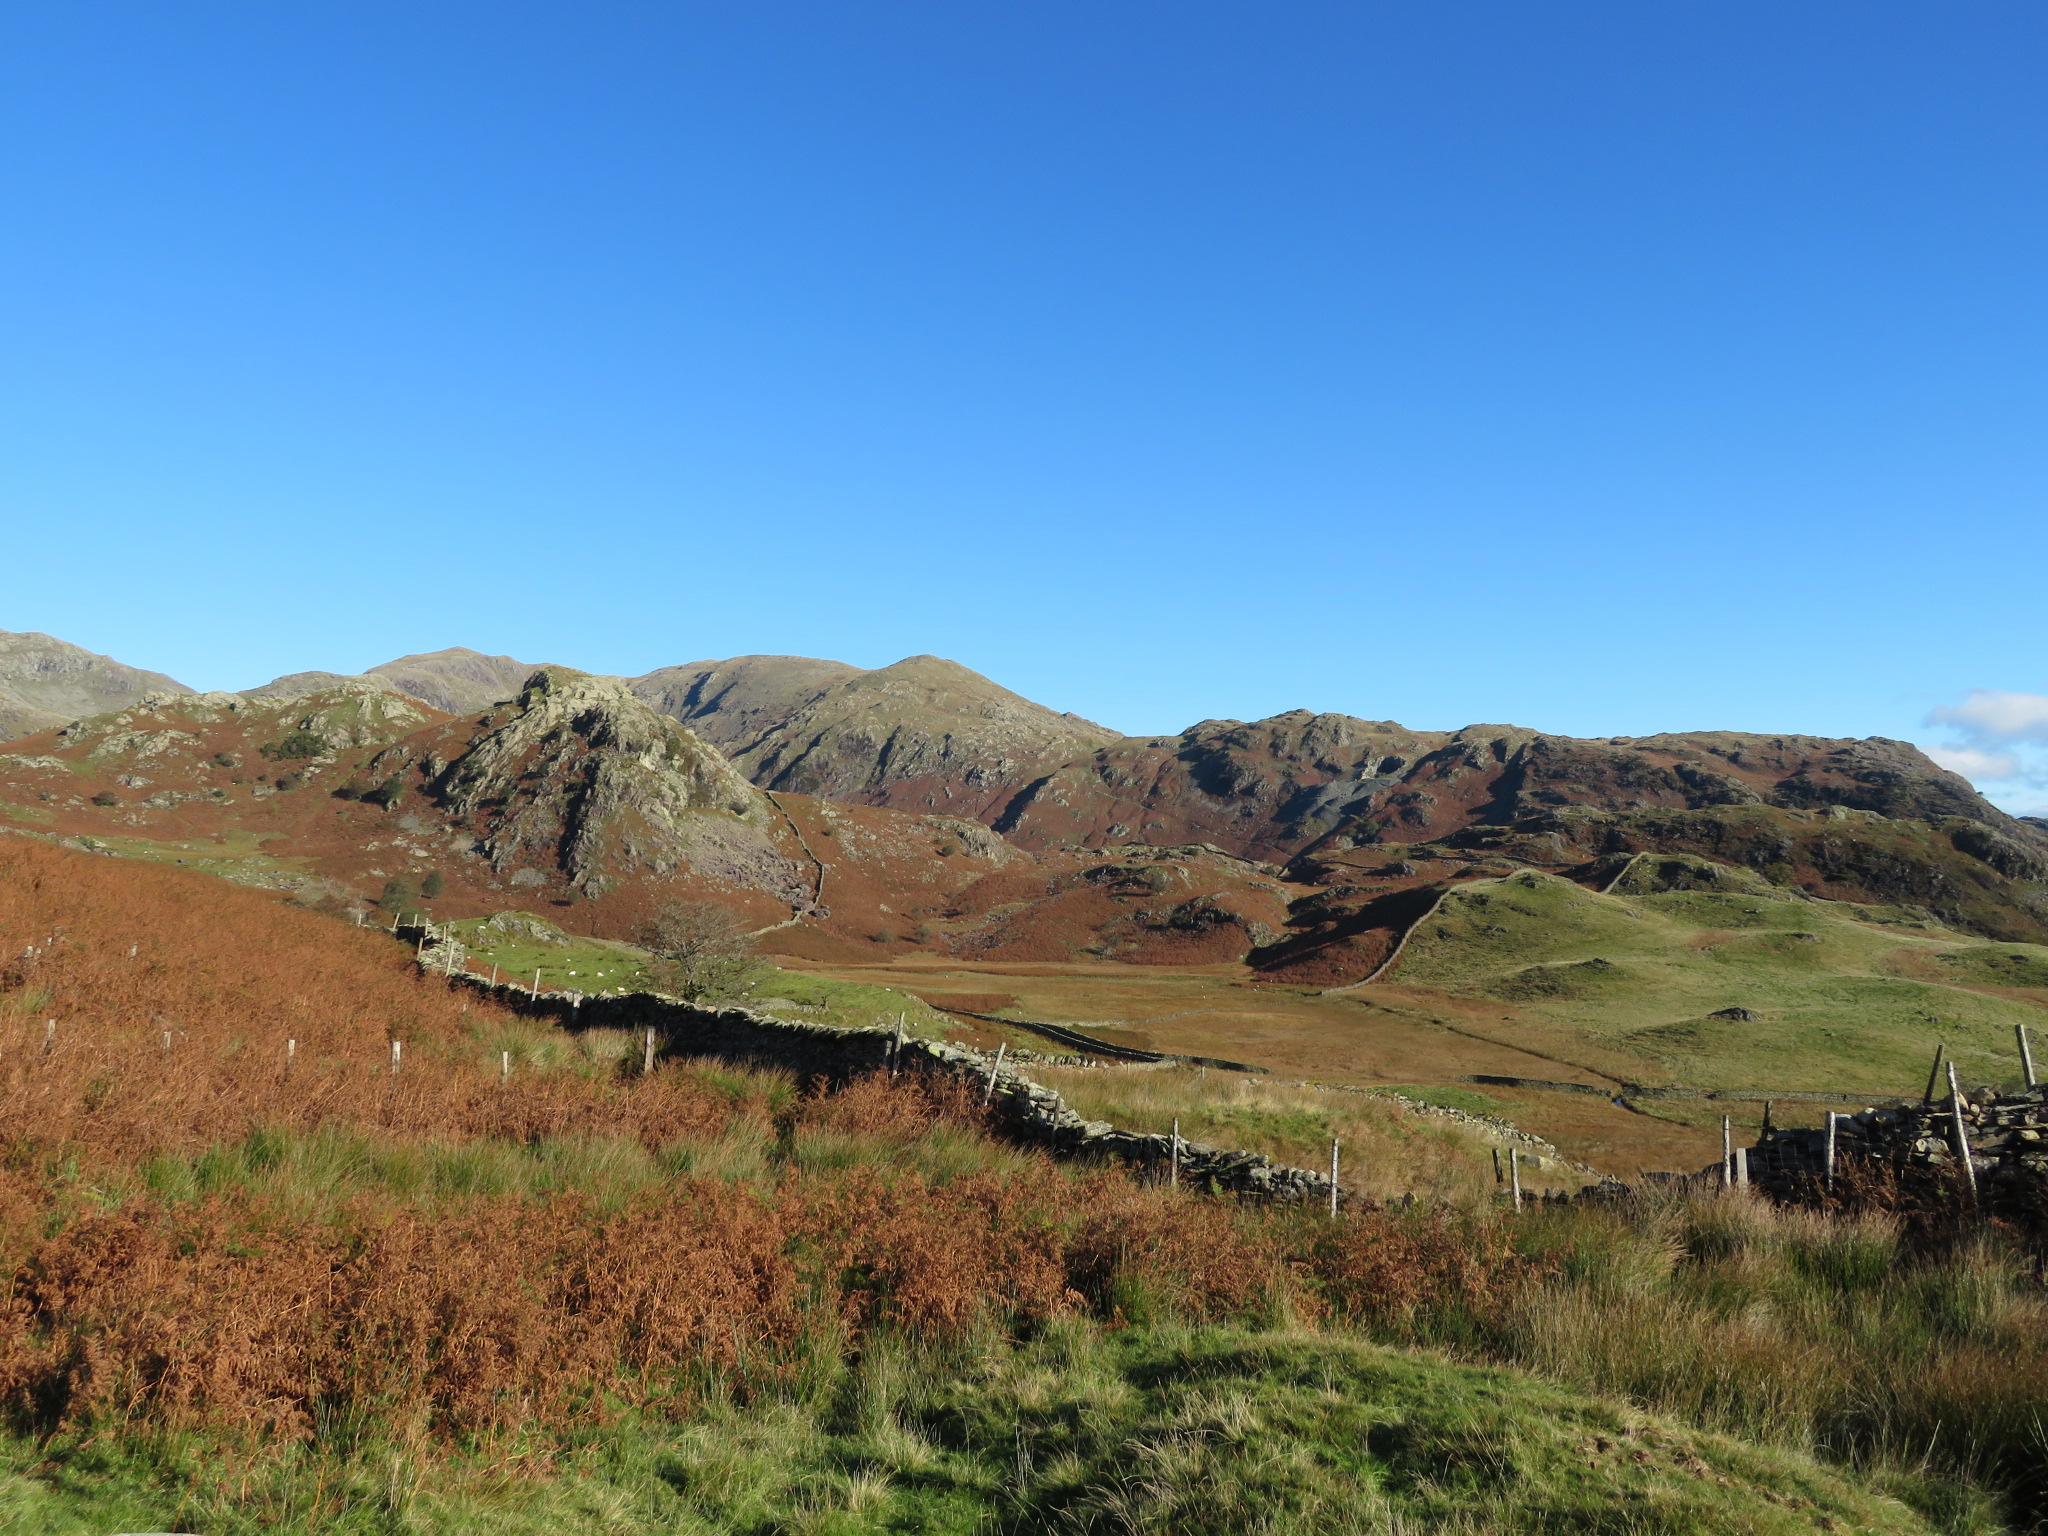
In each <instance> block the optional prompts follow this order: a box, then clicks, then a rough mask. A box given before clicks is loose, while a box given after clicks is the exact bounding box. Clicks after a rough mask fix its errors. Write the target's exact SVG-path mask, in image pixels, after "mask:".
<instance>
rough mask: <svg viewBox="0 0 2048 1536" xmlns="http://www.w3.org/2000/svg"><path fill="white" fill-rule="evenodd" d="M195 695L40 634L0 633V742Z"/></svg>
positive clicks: (161, 677) (158, 677)
mask: <svg viewBox="0 0 2048 1536" xmlns="http://www.w3.org/2000/svg"><path fill="white" fill-rule="evenodd" d="M190 692H192V690H191V689H190V688H187V687H186V686H185V685H184V684H183V683H181V682H179V681H178V680H177V679H175V678H170V677H166V676H164V674H163V673H161V672H146V671H144V670H142V669H141V668H140V667H130V666H124V665H123V664H122V663H120V662H118V661H115V660H114V659H113V658H112V657H110V656H101V655H99V654H97V653H96V652H93V651H88V650H86V649H85V648H84V647H83V646H77V645H73V644H71V643H70V642H69V641H68V640H59V639H57V638H56V637H55V636H54V635H45V634H41V633H38V632H35V631H28V632H25V633H15V632H13V631H10V630H4V629H0V741H11V740H13V739H14V738H16V737H18V736H30V735H33V734H35V733H36V732H38V731H47V730H49V729H51V728H52V727H53V726H59V725H65V724H68V723H69V722H71V721H73V720H77V719H82V718H83V717H85V716H87V715H98V714H105V713H106V712H107V711H109V710H115V709H125V708H127V707H129V706H130V705H133V704H136V703H139V702H140V701H141V700H142V699H143V697H144V696H145V695H148V694H151V693H164V694H172V695H177V694H187V693H190Z"/></svg>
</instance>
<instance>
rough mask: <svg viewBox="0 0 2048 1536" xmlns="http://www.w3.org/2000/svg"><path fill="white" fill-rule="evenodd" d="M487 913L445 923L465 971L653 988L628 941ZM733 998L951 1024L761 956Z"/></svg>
mask: <svg viewBox="0 0 2048 1536" xmlns="http://www.w3.org/2000/svg"><path fill="white" fill-rule="evenodd" d="M423 905H431V903H425V904H423ZM387 921H388V919H387ZM488 921H489V919H487V918H468V919H464V920H461V921H458V922H453V923H450V924H448V925H447V926H448V927H449V928H450V929H451V930H452V931H453V932H454V934H455V936H456V937H457V938H458V939H460V940H461V941H462V943H463V945H464V946H465V947H467V948H468V950H469V958H470V970H471V971H472V972H473V973H476V974H479V975H486V976H487V975H488V974H489V973H490V971H491V969H492V967H494V966H495V967H496V968H497V970H498V978H499V980H500V981H509V982H513V983H516V984H518V985H520V986H528V985H530V984H531V983H532V981H533V973H534V970H535V969H536V968H539V970H540V971H541V985H542V987H543V988H547V989H567V990H571V991H578V992H584V993H591V994H595V993H613V992H616V993H626V992H640V991H649V990H653V989H654V986H655V979H654V976H653V973H652V972H651V971H650V970H649V968H648V960H649V957H648V955H647V952H646V951H645V950H643V949H640V948H638V947H637V946H635V945H632V944H626V943H620V942H615V941H611V940H605V939H591V938H584V937H581V936H578V935H574V934H564V935H563V936H562V942H560V943H548V942H544V941H541V940H536V939H532V938H528V937H524V936H508V935H504V934H498V933H493V932H491V931H490V930H489V929H487V928H486V927H485V926H484V925H485V924H486V923H487V922H488ZM735 1001H738V1002H741V1003H744V1004H745V1005H746V1006H748V1007H752V1008H761V1009H765V1010H766V1011H768V1012H770V1013H776V1014H781V1015H784V1016H786V1017H789V1018H801V1019H808V1020H811V1021H813V1022H815V1023H820V1024H836V1025H842V1026H851V1027H860V1028H868V1027H874V1026H884V1027H888V1028H894V1027H895V1023H896V1020H897V1017H898V1016H899V1015H901V1016H902V1017H903V1020H904V1027H905V1029H906V1031H907V1032H909V1033H910V1034H914V1035H920V1036H927V1037H930V1038H934V1039H940V1038H943V1037H944V1036H945V1035H946V1034H947V1033H948V1032H949V1031H950V1030H952V1029H954V1028H955V1027H956V1024H955V1021H954V1020H953V1019H952V1018H950V1017H949V1016H948V1015H946V1014H943V1013H940V1012H939V1011H938V1010H937V1009H935V1008H932V1007H931V1006H930V1005H928V1004H926V1003H924V1002H922V1001H920V1000H919V999H917V998H915V997H912V996H911V995H910V994H909V993H907V992H898V991H895V990H892V989H891V988H888V987H874V986H866V985H863V984H861V983H858V982H849V981H833V980H830V979H828V978H826V977H822V976H812V975H808V974H806V973H804V972H801V971H790V970H783V969H781V968H780V967H777V966H773V965H769V964H767V963H766V962H765V961H764V962H763V963H762V964H761V966H760V968H759V971H758V973H757V974H756V975H755V977H754V979H753V981H752V983H751V985H750V986H749V988H748V989H747V991H746V993H745V995H744V996H742V997H740V998H737V999H735Z"/></svg>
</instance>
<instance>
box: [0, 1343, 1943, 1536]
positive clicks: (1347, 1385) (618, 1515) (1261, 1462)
mask: <svg viewBox="0 0 2048 1536" xmlns="http://www.w3.org/2000/svg"><path fill="white" fill-rule="evenodd" d="M558 1454H559V1455H560V1458H561V1459H560V1463H559V1465H558V1467H557V1468H556V1475H555V1476H553V1477H552V1478H550V1479H548V1480H547V1481H545V1482H539V1483H536V1482H535V1481H533V1480H532V1479H530V1478H528V1477H522V1476H519V1475H517V1473H516V1472H514V1471H513V1470H512V1469H511V1468H509V1467H507V1466H506V1465H505V1463H504V1462H502V1461H501V1462H499V1463H498V1464H497V1465H492V1464H491V1462H490V1461H489V1460H488V1459H486V1458H479V1457H468V1458H456V1459H452V1460H450V1459H445V1458H443V1459H434V1458H431V1457H427V1456H423V1455H422V1454H421V1448H420V1447H418V1446H412V1447H408V1446H406V1445H405V1444H403V1443H402V1442H400V1441H396V1440H378V1441H371V1442H366V1443H363V1444H360V1445H358V1446H357V1447H356V1448H354V1450H353V1451H352V1452H347V1453H335V1452H331V1451H330V1452H323V1453H318V1454H311V1455H307V1454H301V1455H296V1456H287V1457H284V1458H282V1459H272V1460H269V1461H267V1462H264V1463H259V1464H258V1465H256V1466H254V1467H250V1466H248V1465H247V1464H246V1463H245V1464H244V1465H243V1466H242V1467H241V1468H239V1469H237V1468H236V1466H235V1464H234V1461H233V1459H232V1458H230V1457H228V1456H226V1455H224V1454H223V1453H222V1451H221V1450H220V1448H218V1447H214V1446H210V1445H209V1444H208V1443H207V1442H206V1441H204V1440H203V1439H201V1438H198V1437H193V1436H187V1437H182V1438H165V1439H159V1440H156V1441H153V1442H151V1441H143V1442H134V1441H131V1442H128V1443H126V1444H121V1443H119V1442H114V1443H109V1442H107V1441H104V1440H102V1441H93V1442H88V1441H83V1440H68V1441H63V1442H60V1443H58V1444H56V1445H54V1446H51V1447H47V1448H37V1447H32V1446H30V1445H28V1444H25V1443H23V1442H20V1441H16V1442H13V1443H10V1444H5V1445H4V1446H0V1467H4V1468H5V1470H6V1473H7V1475H6V1476H5V1478H4V1479H0V1531H17V1530H18V1531H29V1530H34V1531H37V1532H43V1533H49V1536H71V1533H78V1536H85V1533H92V1536H98V1533H100V1532H104V1531H106V1530H109V1529H142V1528H157V1527H161V1528H164V1529H172V1528H176V1529H203V1530H205V1531H208V1532H217V1533H221V1536H229V1533H242V1532H249V1533H255V1532H259V1531H278V1530H287V1531H311V1530H320V1531H332V1532H364V1533H369V1532H377V1533H384V1532H394V1533H395V1532H401V1531H403V1532H407V1533H418V1536H425V1533H441V1532H447V1533H455V1532H471V1531H493V1532H521V1533H524V1532H534V1533H540V1532H590V1533H598V1532H603V1533H606V1536H637V1533H641V1532H646V1533H653V1532H663V1533H668V1532H693V1533H695V1532H701V1533H711V1532H720V1533H727V1532H730V1533H746V1536H756V1533H758V1536H770V1533H776V1536H782V1533H797V1532H802V1533H816V1536H828V1533H830V1536H856V1533H868V1532H882V1531H906V1532H908V1531H917V1532H928V1533H934V1536H939V1533H955V1532H957V1533H960V1536H968V1533H970V1532H978V1531H987V1530H990V1529H1020V1530H1066V1531H1073V1532H1079V1533H1087V1532H1100V1533H1105V1536H1107V1533H1112V1532H1114V1533H1118V1536H1137V1533H1144V1536H1150V1533H1155V1532H1156V1533H1159V1536H1167V1533H1172V1536H1241V1533H1245V1532H1254V1531H1256V1532H1262V1533H1267V1536H1297V1533H1299V1536H1351V1533H1358V1536H1366V1533H1373V1536H1381V1533H1387V1536H1391V1533H1394V1532H1399V1531H1417V1530H1457V1531H1460V1532H1467V1533H1471V1536H1495V1533H1498V1536H1508V1533H1530V1536H1535V1533H1539V1532H1541V1533H1548V1532H1562V1531H1574V1532H1578V1531H1588V1532H1628V1533H1631V1536H1666V1533H1668V1536H1696V1533H1699V1532H1705V1531H1742V1532H1749V1533H1755V1536H1795V1533H1806V1532H1824V1531H1839V1530H1843V1529H1845V1528H1846V1529H1850V1530H1855V1531H1862V1532H1870V1533H1885V1536H1890V1533H1898V1536H1906V1533H1920V1532H1927V1531H1930V1530H1931V1529H1933V1528H1932V1527H1930V1526H1929V1525H1928V1524H1926V1523H1925V1522H1924V1520H1923V1519H1922V1518H1921V1517H1920V1516H1918V1515H1916V1514H1914V1513H1913V1512H1912V1511H1910V1510H1909V1509H1908V1508H1907V1507H1906V1506H1905V1505H1903V1504H1901V1503H1898V1502H1896V1501H1894V1500H1891V1499H1887V1498H1884V1497H1881V1496H1880V1495H1878V1494H1876V1493H1873V1492H1872V1491H1870V1490H1869V1489H1868V1488H1865V1487H1862V1486H1860V1485H1858V1484H1857V1483H1856V1482H1855V1481H1854V1480H1852V1479H1849V1478H1845V1477H1844V1476H1842V1475H1841V1474H1839V1473H1837V1472H1833V1471H1830V1470H1828V1469H1826V1468H1824V1467H1822V1466H1820V1465H1818V1464H1816V1463H1815V1462H1814V1461H1812V1460H1811V1459H1810V1458H1808V1457H1805V1456H1802V1455H1800V1454H1798V1453H1796V1452H1790V1451H1780V1450H1765V1449H1759V1448H1756V1447H1752V1446H1745V1445H1742V1444H1740V1443H1738V1442H1736V1441H1733V1440H1730V1439H1727V1438H1726V1437H1724V1436H1720V1435H1715V1434H1710V1433H1701V1432H1697V1431H1691V1430H1686V1429H1684V1428H1681V1427H1679V1426H1677V1425H1675V1424H1673V1423H1671V1422H1669V1421H1666V1420H1661V1419H1658V1418H1655V1417H1652V1416H1649V1415H1645V1414H1643V1413H1640V1412H1637V1411H1634V1410H1631V1409H1628V1408H1624V1407H1621V1406H1618V1405H1616V1404H1613V1403H1610V1402H1605V1401H1602V1400H1600V1399H1597V1398H1594V1397H1590V1396H1588V1395H1586V1394H1584V1393H1580V1392H1576V1391H1572V1390H1570V1389H1567V1388H1561V1387H1557V1386H1553V1385H1549V1384H1546V1383H1543V1382H1541V1381H1537V1380H1535V1379H1532V1378H1530V1377H1528V1376H1525V1375H1522V1374H1520V1373H1516V1372H1508V1371H1498V1370H1480V1369H1474V1368H1471V1367H1465V1366H1457V1365H1452V1364H1448V1363H1445V1362H1443V1361H1440V1360H1436V1359H1432V1358H1428V1357H1426V1356H1414V1355H1403V1354H1399V1353H1396V1352H1394V1351H1391V1350H1387V1349H1384V1348H1379V1347H1376V1346H1373V1345H1368V1344H1362V1343H1357V1342H1350V1341H1345V1340H1341V1339H1330V1338H1327V1337H1319V1336H1316V1335H1312V1334H1306V1333H1300V1332H1256V1331H1244V1330H1236V1329H1228V1328H1206V1329H1192V1330H1190V1329H1139V1330H1127V1331H1124V1332H1122V1333H1117V1334H1103V1333H1101V1332H1100V1331H1098V1330H1096V1329H1093V1328H1090V1327H1087V1326H1083V1325H1077V1324H1067V1325H1060V1326H1055V1327H1053V1328H1050V1329H1048V1330H1046V1331H1045V1332H1044V1333H1042V1334H1041V1335H1040V1336H1039V1337H1038V1338H1036V1339H1035V1340H1033V1341H1031V1342H1030V1343H1027V1344H1023V1345H1019V1346H1011V1345H1008V1344H1005V1343H1003V1342H1002V1341H1000V1340H984V1341H980V1342H979V1343H978V1344H976V1345H973V1346H969V1347H963V1348H957V1349H954V1350H949V1351H933V1350H929V1349H920V1348H917V1347H915V1346H912V1345H909V1344H907V1343H905V1342H903V1341H900V1340H887V1339H884V1340H877V1341H876V1342H875V1343H874V1344H873V1345H872V1346H871V1347H870V1348H869V1349H868V1351H867V1352H866V1353H865V1354H863V1356H862V1357H861V1358H860V1359H859V1360H858V1361H856V1362H854V1363H853V1364H852V1365H850V1366H849V1367H848V1368H846V1369H845V1370H844V1371H843V1372H841V1373H838V1374H836V1375H833V1376H830V1377H827V1378H824V1379H816V1380H813V1381H811V1382H808V1383H804V1384H801V1385H799V1386H797V1387H796V1388H794V1389H786V1390H784V1391H781V1392H779V1393H777V1394H775V1395H773V1396H771V1397H769V1398H767V1399H765V1400H760V1401H756V1402H754V1403H752V1404H749V1405H747V1406H735V1405H732V1404H724V1405H720V1406H717V1407H715V1408H712V1409H709V1410H707V1411H706V1412H705V1413H703V1414H702V1415H700V1416H698V1417H697V1418H696V1419H694V1420H693V1421H691V1422H688V1423H685V1424H682V1425H675V1424H663V1423H660V1422H657V1421H654V1420H650V1419H647V1418H634V1417H623V1418H621V1419H620V1420H618V1421H617V1422H616V1423H614V1424H612V1425H610V1426H608V1427H607V1428H606V1429H605V1430H604V1431H603V1432H597V1431H595V1430H593V1431H591V1432H589V1433H586V1434H585V1435H583V1436H581V1437H580V1443H577V1444H574V1445H573V1446H569V1447H565V1448H564V1449H563V1450H562V1451H561V1452H560V1453H558Z"/></svg>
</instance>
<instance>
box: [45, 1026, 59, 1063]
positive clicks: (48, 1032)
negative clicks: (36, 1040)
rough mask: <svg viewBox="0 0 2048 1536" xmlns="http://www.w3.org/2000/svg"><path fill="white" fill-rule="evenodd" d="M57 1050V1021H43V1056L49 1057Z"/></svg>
mask: <svg viewBox="0 0 2048 1536" xmlns="http://www.w3.org/2000/svg"><path fill="white" fill-rule="evenodd" d="M55 1049H57V1021H56V1020H55V1019H45V1020H43V1054H44V1055H45V1056H47V1055H49V1054H50V1052H52V1051H54V1050H55Z"/></svg>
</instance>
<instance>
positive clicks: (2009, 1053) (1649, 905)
mask: <svg viewBox="0 0 2048 1536" xmlns="http://www.w3.org/2000/svg"><path fill="white" fill-rule="evenodd" d="M1695 862H1696V863H1698V864H1701V865H1703V866H1705V869H1706V870H1713V871H1716V872H1715V873H1713V874H1711V875H1709V874H1705V873H1701V872H1697V871H1694V870H1693V869H1692V867H1691V866H1692V863H1695ZM1667 866H1668V867H1667ZM1631 884H1633V887H1634V893H1633V894H1630V893H1629V887H1630V885H1631ZM1395 979H1396V980H1397V981H1398V982H1400V983H1401V984H1403V985H1409V986H1420V987H1427V988H1431V989H1433V990H1437V991H1442V992H1446V993H1450V994H1452V995H1455V996H1461V997H1470V998H1481V999H1498V1000H1499V1001H1501V1002H1503V1003H1506V1004H1511V1005H1513V1006H1515V1007H1516V1008H1518V1009H1520V1010H1522V1011H1523V1012H1525V1013H1528V1014H1532V1015H1535V1016H1537V1017H1540V1018H1544V1019H1547V1020H1553V1021H1555V1022H1557V1023H1559V1024H1563V1025H1566V1026H1567V1027H1569V1028H1571V1029H1572V1030H1574V1031H1576V1032H1579V1033H1581V1034H1583V1035H1585V1036H1587V1037H1590V1038H1591V1039H1594V1040H1597V1041H1600V1042H1602V1043H1605V1044H1610V1045H1619V1046H1624V1047H1627V1048H1629V1049H1631V1050H1633V1051H1635V1052H1636V1053H1638V1054H1639V1055H1641V1056H1642V1057H1644V1058H1646V1059H1647V1060H1648V1061H1649V1062H1652V1063H1655V1064H1656V1065H1657V1066H1659V1067H1661V1068H1662V1070H1663V1073H1664V1075H1665V1077H1666V1080H1669V1081H1677V1082H1683V1083H1686V1084H1688V1085H1690V1086H1693V1087H1699V1088H1758V1089H1768V1088H1780V1089H1857V1090H1868V1091H1872V1092H1890V1093H1894V1094H1900V1093H1906V1092H1909V1091H1914V1090H1916V1089H1917V1088H1918V1086H1919V1085H1920V1083H1921V1082H1922V1081H1923V1080H1924V1079H1925V1076H1926V1072H1927V1062H1928V1060H1929V1058H1930V1056H1931V1054H1932V1051H1933V1045H1934V1041H1935V1040H1936V1039H1937V1038H1940V1039H1945V1040H1947V1041H1948V1042H1949V1049H1950V1051H1951V1052H1952V1053H1953V1054H1954V1055H1955V1057H1956V1059H1957V1061H1958V1063H1959V1065H1960V1067H1961V1069H1962V1070H1963V1071H1964V1073H1965V1074H1966V1076H1968V1078H1969V1079H1970V1080H1971V1081H1972V1082H1988V1083H2000V1084H2008V1083H2013V1082H2015V1081H2016V1080H2017V1078H2018V1074H2019V1063H2018V1060H2017V1057H2016V1056H2015V1054H2014V1050H2013V1025H2014V1024H2016V1023H2027V1024H2030V1025H2039V1024H2041V1023H2043V1022H2048V1020H2044V1016H2043V1013H2042V1010H2041V1007H2040V1005H2039V1003H2038V1002H2036V1001H2034V1000H2033V999H2031V998H2029V997H2027V996H2024V995H2014V994H2015V993H2016V992H2023V991H2024V989H2027V988H2032V987H2037V986H2041V985H2042V984H2043V983H2044V982H2048V948H2044V947H2042V946H2039V945H2032V944H1997V945H1991V944H1984V943H1982V942H1981V941H1978V940H1973V939H1964V938H1962V937H1961V936H1959V935H1956V934H1953V933H1950V932H1948V931H1947V930H1945V929H1941V928H1938V927H1933V926H1930V925H1926V924H1922V923H1916V922H1912V921H1910V920H1906V919H1904V918H1902V917H1901V916H1900V915H1899V914H1897V913H1893V912H1891V911H1889V910H1888V909H1882V908H1875V909H1874V908H1868V907H1858V906H1853V905H1849V904H1846V903H1839V902H1828V901H1817V900H1813V899H1811V898H1809V897H1806V896H1803V895H1801V894H1799V893H1797V892H1788V891H1784V890H1781V889H1778V888H1777V887H1774V886H1772V885H1771V884H1770V883H1769V882H1767V881H1764V880H1761V879H1758V878H1756V877H1754V876H1750V875H1747V874H1746V873H1745V872H1742V871H1728V870H1717V869H1716V867H1715V866H1711V865H1705V861H1683V860H1677V859H1663V860H1658V861H1648V860H1645V861H1642V863H1641V864H1639V865H1638V866H1637V867H1636V868H1635V869H1632V870H1631V871H1630V872H1629V875H1628V876H1625V877H1624V879H1623V881H1622V884H1621V886H1620V887H1618V888H1617V890H1616V891H1614V892H1612V893H1609V894H1604V895H1603V894H1597V893H1595V892H1592V891H1589V890H1586V889H1585V888H1583V887H1582V886H1578V885H1575V884H1573V883H1572V882H1571V881H1569V880H1566V879H1563V878H1561V877H1559V876H1554V875H1546V874H1540V873H1537V872H1534V871H1526V872H1523V873H1519V874H1515V875H1512V876H1509V877H1507V878H1505V879H1501V880H1490V881H1482V882H1476V883H1474V884H1472V885H1469V886H1464V887H1460V888H1458V889H1456V890H1454V891H1452V892H1450V893H1449V894H1448V895H1447V896H1445V898H1444V900H1443V902H1442V903H1441V905H1440V906H1439V907H1438V908H1437V910H1436V911H1435V912H1434V913H1433V914H1432V915H1431V916H1430V917H1429V918H1427V919H1426V920H1425V921H1424V922H1423V923H1422V924H1421V925H1420V926H1419V927H1418V928H1417V929H1416V931H1415V933H1414V934H1413V935H1412V936H1411V938H1410V939H1409V942H1408V947H1407V950H1406V952H1405V954H1404V955H1403V958H1402V960H1401V964H1400V969H1399V972H1398V973H1397V976H1396V978H1395ZM1745 1015H1747V1017H1745Z"/></svg>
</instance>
